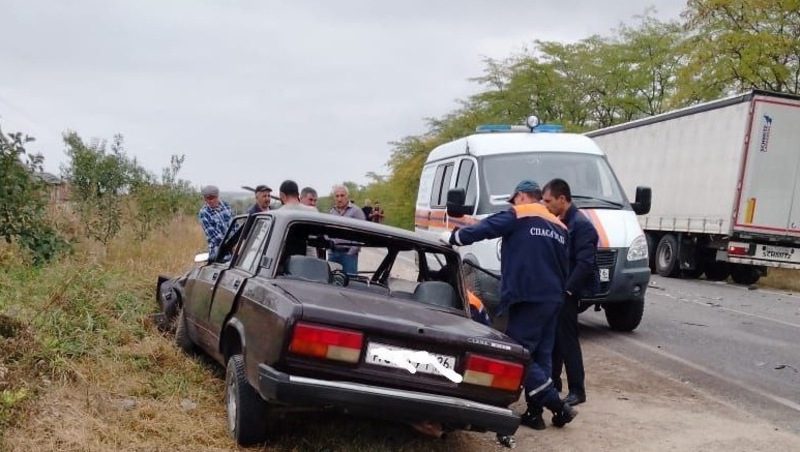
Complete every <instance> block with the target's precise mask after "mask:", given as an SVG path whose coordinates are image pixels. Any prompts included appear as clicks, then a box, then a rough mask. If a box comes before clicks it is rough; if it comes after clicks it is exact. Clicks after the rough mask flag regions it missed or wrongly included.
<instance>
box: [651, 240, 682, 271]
mask: <svg viewBox="0 0 800 452" xmlns="http://www.w3.org/2000/svg"><path fill="white" fill-rule="evenodd" d="M680 271H681V269H680V264H679V260H678V239H676V238H675V236H674V235H672V234H665V235H664V237H661V240H659V242H658V248H656V273H658V274H659V275H661V276H665V277H668V278H672V277H675V276H678V275H679V274H680Z"/></svg>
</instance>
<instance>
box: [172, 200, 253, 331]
mask: <svg viewBox="0 0 800 452" xmlns="http://www.w3.org/2000/svg"><path fill="white" fill-rule="evenodd" d="M246 220H247V217H246V216H240V217H236V218H234V219H233V221H231V225H230V226H229V227H228V231H227V232H226V233H225V239H224V240H223V241H222V245H221V246H220V252H219V253H218V255H217V256H216V257H215V259H214V261H212V262H209V263H208V264H207V265H205V266H204V267H202V268H201V269H200V271H199V272H198V274H197V277H196V278H194V280H193V281H191V284H187V287H186V301H185V303H184V306H183V309H184V315H185V316H186V320H187V327H188V329H189V335H190V337H192V339H193V340H194V341H195V342H196V343H198V344H201V345H203V346H206V345H207V344H211V343H213V342H211V339H210V331H209V325H208V312H209V310H210V308H211V300H212V298H213V296H214V289H215V287H216V285H217V282H218V280H219V277H220V275H222V273H223V272H224V271H225V270H227V269H228V268H230V266H231V258H232V256H233V254H234V251H235V250H236V245H237V243H238V241H239V238H240V237H239V235H240V234H241V232H242V229H243V226H244V223H245V221H246Z"/></svg>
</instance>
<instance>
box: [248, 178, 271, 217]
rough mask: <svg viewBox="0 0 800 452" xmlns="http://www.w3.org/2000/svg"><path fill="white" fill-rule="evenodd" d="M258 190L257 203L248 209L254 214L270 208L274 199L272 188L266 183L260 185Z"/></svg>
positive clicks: (256, 190) (249, 212)
mask: <svg viewBox="0 0 800 452" xmlns="http://www.w3.org/2000/svg"><path fill="white" fill-rule="evenodd" d="M255 192H256V203H255V204H253V205H252V206H250V208H249V209H247V213H248V214H251V215H252V214H254V213H259V212H266V211H267V210H269V204H270V201H271V200H272V189H271V188H269V187H268V186H266V185H259V186H258V187H256V189H255Z"/></svg>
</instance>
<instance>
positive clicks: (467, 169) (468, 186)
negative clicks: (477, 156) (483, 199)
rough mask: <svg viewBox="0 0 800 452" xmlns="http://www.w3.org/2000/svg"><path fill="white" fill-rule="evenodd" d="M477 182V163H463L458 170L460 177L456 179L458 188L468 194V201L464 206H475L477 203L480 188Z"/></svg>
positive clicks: (467, 161)
mask: <svg viewBox="0 0 800 452" xmlns="http://www.w3.org/2000/svg"><path fill="white" fill-rule="evenodd" d="M477 185H478V184H477V182H476V181H475V162H473V161H472V160H470V159H464V160H462V161H461V167H460V168H459V169H458V177H457V178H456V188H463V189H464V190H466V192H467V199H466V200H465V202H464V205H467V206H474V205H475V203H476V202H477V199H476V198H477V195H478V187H477Z"/></svg>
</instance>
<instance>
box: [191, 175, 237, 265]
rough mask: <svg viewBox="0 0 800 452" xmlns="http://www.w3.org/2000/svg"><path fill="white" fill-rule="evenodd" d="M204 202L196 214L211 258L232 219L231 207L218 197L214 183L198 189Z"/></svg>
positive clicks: (215, 252) (217, 189)
mask: <svg viewBox="0 0 800 452" xmlns="http://www.w3.org/2000/svg"><path fill="white" fill-rule="evenodd" d="M200 193H201V194H202V195H203V200H204V201H205V204H204V205H203V207H202V208H201V209H200V212H199V213H198V214H197V216H198V218H199V219H200V225H201V226H203V232H204V233H205V234H206V241H207V242H208V255H209V256H210V258H211V259H213V258H214V257H215V256H216V254H217V250H219V246H220V245H221V244H222V240H223V239H224V238H225V231H227V230H228V225H230V223H231V219H233V215H234V212H233V209H231V206H230V205H228V203H226V202H225V201H222V200H220V199H219V188H217V187H215V186H214V185H206V186H205V187H203V189H202V190H200Z"/></svg>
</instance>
